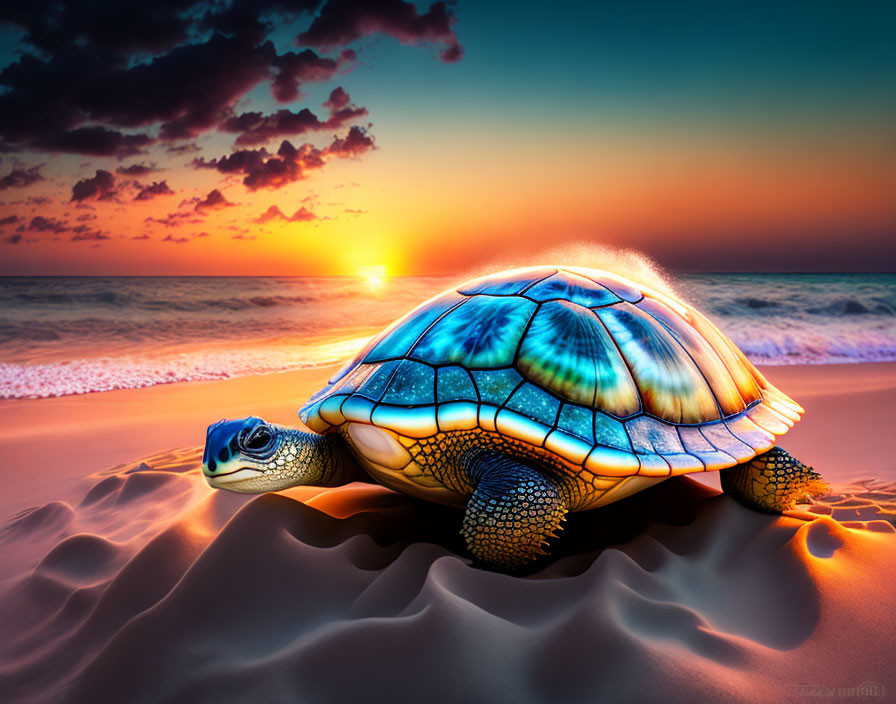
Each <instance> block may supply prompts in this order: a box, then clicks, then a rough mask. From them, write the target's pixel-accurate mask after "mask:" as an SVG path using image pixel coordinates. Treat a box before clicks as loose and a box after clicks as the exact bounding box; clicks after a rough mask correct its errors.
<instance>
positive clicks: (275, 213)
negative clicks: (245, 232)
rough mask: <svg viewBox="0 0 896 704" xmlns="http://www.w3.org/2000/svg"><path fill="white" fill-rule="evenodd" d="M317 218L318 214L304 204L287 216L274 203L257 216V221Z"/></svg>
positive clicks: (288, 220) (294, 220)
mask: <svg viewBox="0 0 896 704" xmlns="http://www.w3.org/2000/svg"><path fill="white" fill-rule="evenodd" d="M316 219H317V215H315V214H314V213H312V212H311V211H310V210H308V209H307V208H305V207H304V206H303V207H301V208H299V209H298V210H297V211H296V212H294V213H293V214H292V215H290V216H289V217H287V216H286V215H285V214H284V213H283V211H282V210H280V208H279V207H277V206H276V205H272V206H271V207H270V208H268V209H267V210H266V211H265V212H263V213H262V214H261V215H259V216H258V217H257V218H255V222H257V223H264V222H269V221H270V220H285V221H286V222H309V221H311V220H316Z"/></svg>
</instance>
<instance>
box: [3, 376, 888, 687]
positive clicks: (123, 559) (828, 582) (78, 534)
mask: <svg viewBox="0 0 896 704" xmlns="http://www.w3.org/2000/svg"><path fill="white" fill-rule="evenodd" d="M330 371H331V370H316V371H304V372H293V373H287V374H277V375H271V376H266V377H255V378H246V379H235V380H229V381H223V382H204V383H193V384H178V385H170V386H160V387H153V388H149V389H142V390H136V391H115V392H108V393H105V394H93V395H89V396H83V397H68V398H62V399H46V400H35V401H17V402H0V457H2V460H0V483H2V484H0V485H2V486H3V492H2V494H0V511H2V513H0V517H2V522H0V692H2V695H0V699H2V700H3V701H13V702H19V701H22V702H25V701H27V702H31V701H34V702H58V701H71V702H82V701H83V702H94V703H95V702H97V701H120V702H125V701H126V702H159V701H166V702H168V701H171V702H180V701H183V702H204V701H215V702H245V701H264V702H280V701H283V702H295V701H299V702H343V701H348V700H351V699H363V700H365V701H387V700H388V701H395V702H404V701H415V702H416V701H430V702H454V701H460V700H466V701H471V702H486V701H514V702H547V701H550V702H565V701H570V702H579V701H589V702H593V701H631V702H653V701H664V702H678V701H680V702H696V701H720V702H754V701H763V702H765V701H768V702H789V701H793V702H816V701H819V699H820V698H824V699H827V700H831V699H834V700H836V701H838V702H848V701H885V700H896V674H893V673H894V672H896V635H894V629H893V625H894V621H893V614H894V613H896V577H894V573H893V569H892V565H893V564H896V532H894V528H893V525H894V523H896V460H894V459H893V453H892V451H891V450H889V449H888V443H890V442H891V441H892V437H891V434H892V430H891V428H892V421H891V418H892V409H893V407H894V402H896V364H868V365H854V366H852V365H844V366H819V367H777V368H767V369H764V370H763V371H764V372H765V373H766V374H767V376H769V378H770V379H771V380H772V381H774V382H775V383H776V384H778V385H779V386H781V388H783V389H784V390H786V391H787V392H788V393H789V394H791V395H792V396H794V397H795V398H796V399H797V400H799V401H800V402H801V403H802V404H803V405H804V406H805V408H806V416H805V418H804V419H803V421H802V422H801V423H800V424H798V425H797V427H796V428H794V429H793V430H792V431H791V432H790V433H788V435H787V436H786V437H784V438H782V441H781V444H782V445H783V446H785V447H786V448H788V449H789V450H791V451H792V452H793V454H795V455H796V456H797V457H800V458H801V459H803V460H804V461H807V462H810V463H812V464H814V465H815V467H816V468H817V469H819V471H821V472H822V473H823V474H824V475H825V476H826V477H827V478H828V479H829V480H830V481H831V482H832V484H833V491H832V493H831V495H829V496H827V497H825V498H824V499H823V500H822V501H820V502H819V503H818V504H817V505H815V506H812V507H804V508H803V509H801V510H800V511H796V512H794V513H793V514H792V515H790V516H786V517H774V516H767V515H762V514H758V513H755V512H753V511H750V510H748V509H746V508H743V507H742V506H740V505H738V504H737V503H735V502H734V501H732V500H730V499H729V498H728V497H726V496H724V495H720V494H718V493H717V492H716V491H715V489H713V488H712V484H713V482H714V481H715V479H716V475H708V476H707V477H705V480H706V482H707V484H709V485H707V484H704V483H700V482H698V481H694V480H693V479H692V478H689V477H681V478H678V479H674V480H670V481H667V482H665V483H663V484H661V485H659V486H657V487H655V488H653V489H650V490H649V491H646V492H642V493H641V494H638V495H636V496H634V497H632V498H631V499H628V500H626V501H624V502H620V503H617V504H614V505H612V506H609V507H606V508H604V509H600V510H597V511H592V512H587V513H581V514H574V515H573V516H571V518H570V521H569V523H568V526H567V529H566V531H565V535H564V536H563V539H562V540H561V541H560V542H559V543H558V544H557V546H556V548H555V551H554V556H553V559H552V560H549V561H547V562H546V563H545V564H542V565H540V566H539V568H538V569H537V570H536V571H535V572H534V573H533V574H531V575H530V576H527V577H525V578H520V577H510V576H506V575H501V574H497V573H492V572H485V571H482V570H477V569H473V568H471V567H470V566H469V560H468V559H467V558H466V557H465V555H464V553H463V549H462V547H463V546H462V545H461V542H460V539H459V537H458V535H457V532H456V531H457V528H458V526H459V521H460V514H459V513H457V512H455V511H452V510H451V509H447V508H442V507H438V506H435V505H433V504H428V503H423V502H418V501H415V500H412V499H409V498H407V497H404V496H401V495H398V494H395V493H393V492H390V491H388V490H386V489H383V488H380V487H377V486H374V485H368V484H353V485H349V486H347V487H341V488H338V489H329V490H319V489H314V488H297V489H292V490H289V491H286V492H281V493H279V494H269V495H265V496H260V497H253V496H244V495H237V494H230V493H227V492H222V491H213V490H211V489H209V488H208V487H207V486H206V485H205V483H204V481H203V480H202V478H201V477H200V476H199V474H198V463H199V455H200V449H199V446H200V445H201V443H202V441H203V439H204V431H205V427H206V426H207V425H208V424H209V423H210V422H211V421H214V420H216V419H218V418H220V417H225V416H227V417H234V416H238V415H245V414H248V413H255V414H258V415H262V416H263V417H266V418H268V419H270V420H273V421H276V422H281V423H292V422H294V419H295V409H296V407H297V405H298V402H299V400H300V399H302V398H304V397H305V396H307V394H308V393H309V392H310V391H312V390H313V389H314V388H315V387H317V386H318V385H319V384H320V383H321V381H322V380H323V379H325V378H326V376H327V374H328V372H330ZM166 448H180V449H176V450H168V449H166ZM878 695H879V696H878Z"/></svg>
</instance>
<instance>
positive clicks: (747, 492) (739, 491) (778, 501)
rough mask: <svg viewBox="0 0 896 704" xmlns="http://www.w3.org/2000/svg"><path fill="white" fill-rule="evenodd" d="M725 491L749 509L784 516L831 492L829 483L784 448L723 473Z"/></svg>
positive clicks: (759, 456) (775, 448) (774, 448)
mask: <svg viewBox="0 0 896 704" xmlns="http://www.w3.org/2000/svg"><path fill="white" fill-rule="evenodd" d="M721 480H722V490H723V491H724V492H725V493H726V494H728V495H729V496H732V497H734V498H735V499H737V500H738V501H740V502H741V503H742V504H744V505H745V506H748V507H750V508H752V509H756V510H757V511H763V512H765V513H783V512H784V511H787V510H788V509H791V508H793V507H794V505H795V504H797V503H802V502H804V501H806V500H809V499H811V498H812V497H814V496H819V495H821V494H824V493H825V492H826V491H827V486H828V485H827V482H825V481H824V479H822V478H821V475H820V474H819V473H818V472H816V471H814V470H813V469H812V468H811V467H807V466H806V465H804V464H803V463H802V462H800V461H799V460H797V459H795V458H793V457H791V456H790V454H788V453H787V452H786V451H785V450H782V449H781V448H780V447H773V448H772V449H771V450H769V451H768V452H765V453H763V454H761V455H757V456H756V457H754V458H753V459H752V460H750V461H749V462H744V463H743V464H739V465H737V466H735V467H731V468H730V469H725V470H722V472H721Z"/></svg>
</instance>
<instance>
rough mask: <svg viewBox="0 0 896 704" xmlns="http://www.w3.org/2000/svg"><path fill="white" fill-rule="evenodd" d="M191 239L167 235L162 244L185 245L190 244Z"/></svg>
mask: <svg viewBox="0 0 896 704" xmlns="http://www.w3.org/2000/svg"><path fill="white" fill-rule="evenodd" d="M189 241H190V238H189V237H175V236H174V235H167V236H166V237H165V238H164V239H163V240H162V242H171V243H172V244H183V243H184V242H189Z"/></svg>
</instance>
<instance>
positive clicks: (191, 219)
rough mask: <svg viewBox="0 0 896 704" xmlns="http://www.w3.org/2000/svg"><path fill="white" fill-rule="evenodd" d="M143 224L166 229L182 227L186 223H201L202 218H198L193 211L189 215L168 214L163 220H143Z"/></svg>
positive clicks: (150, 218)
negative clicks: (147, 223) (156, 225)
mask: <svg viewBox="0 0 896 704" xmlns="http://www.w3.org/2000/svg"><path fill="white" fill-rule="evenodd" d="M143 222H149V223H157V224H159V225H162V226H164V227H180V226H181V225H183V224H184V223H190V224H197V223H201V222H202V218H201V217H197V215H196V213H194V212H192V211H191V212H189V213H177V212H174V213H168V214H167V215H166V216H165V217H163V218H154V217H147V218H144V219H143Z"/></svg>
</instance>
